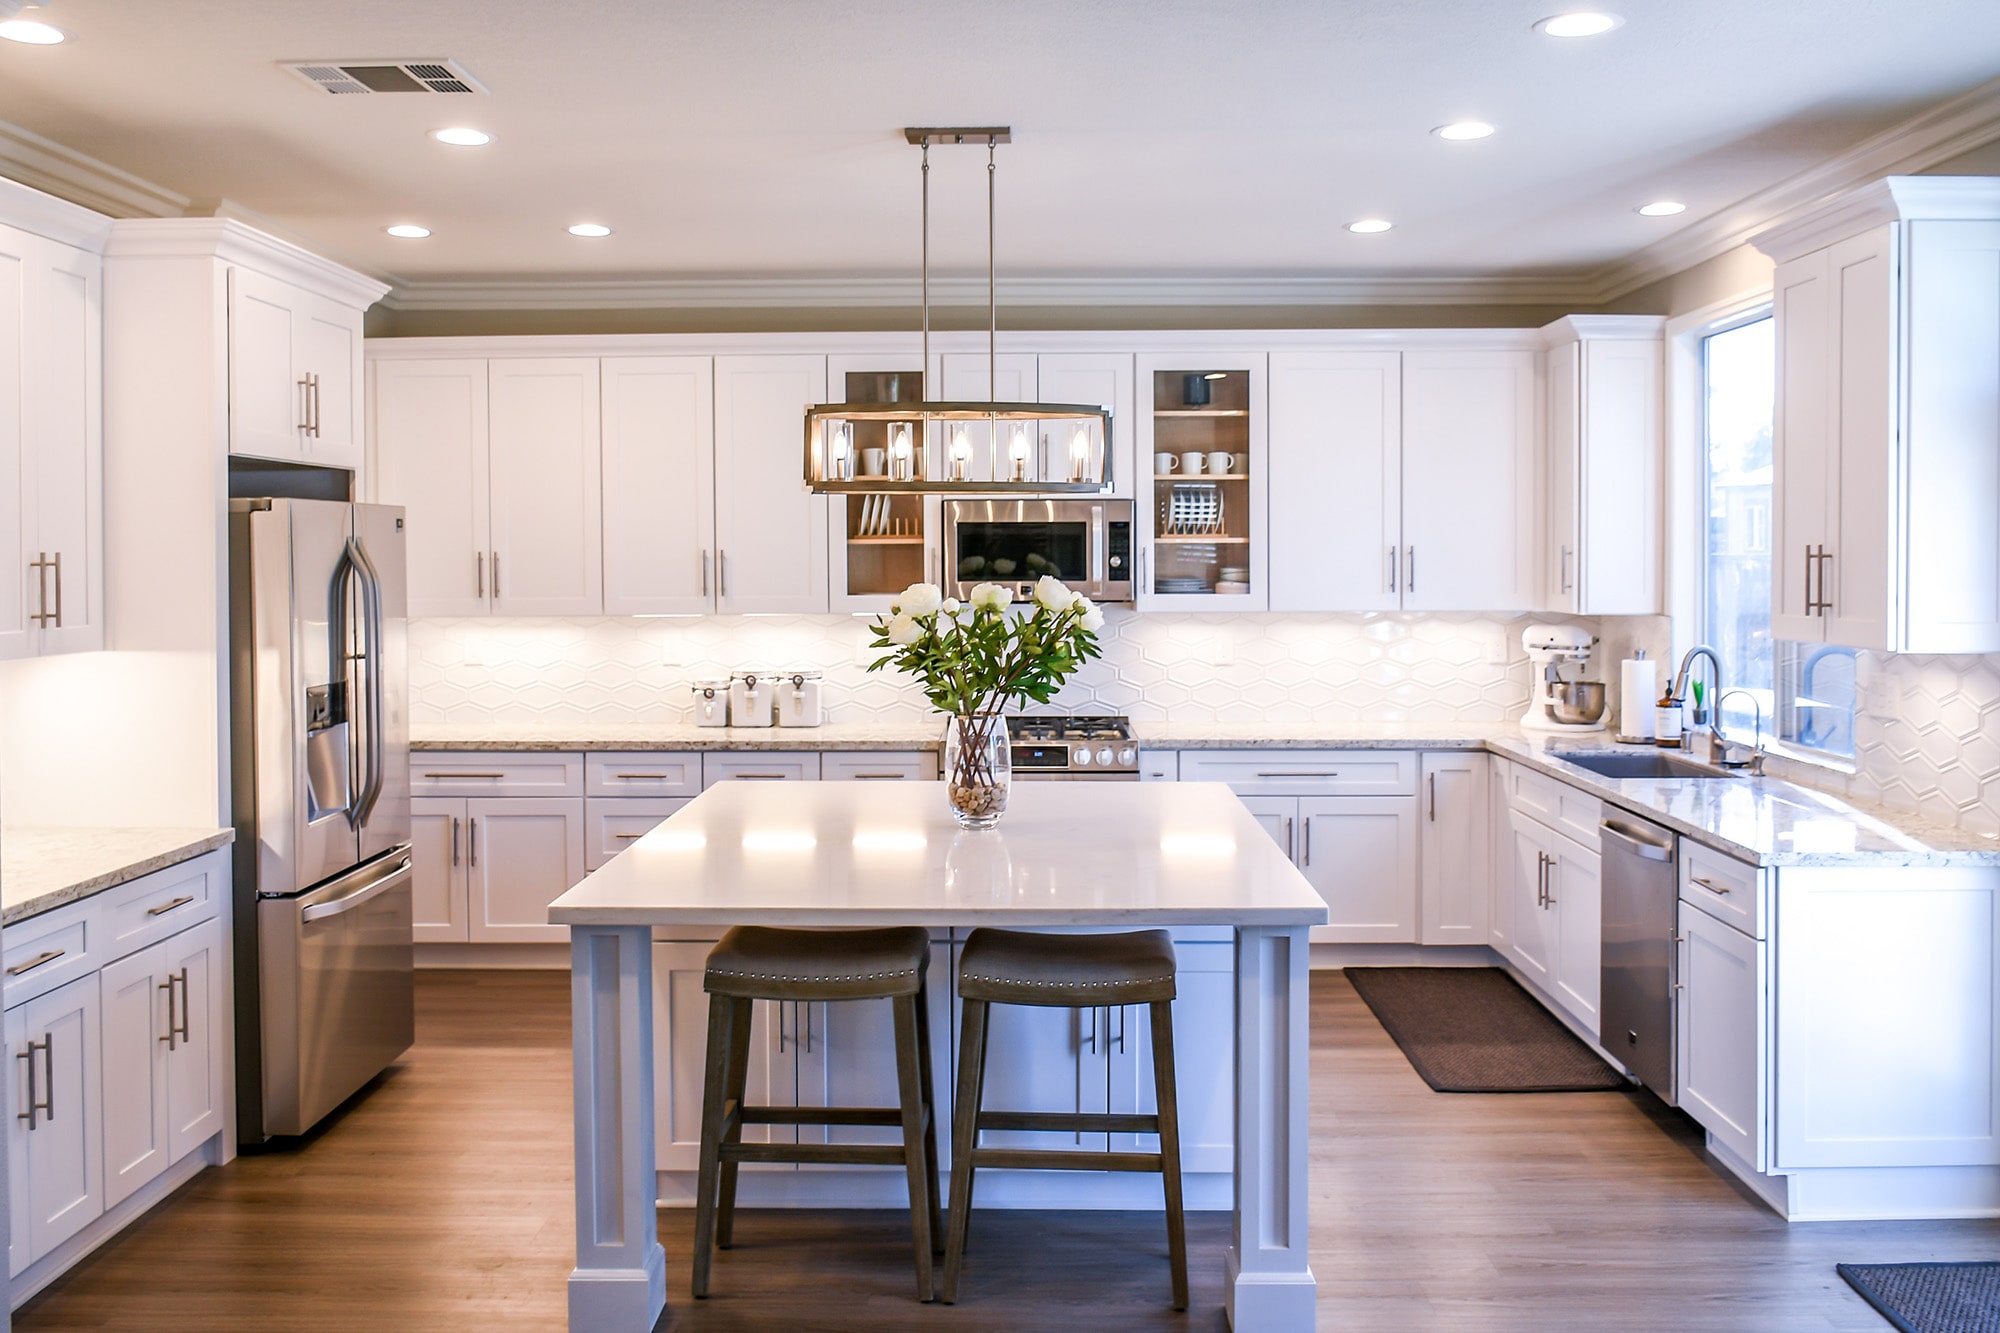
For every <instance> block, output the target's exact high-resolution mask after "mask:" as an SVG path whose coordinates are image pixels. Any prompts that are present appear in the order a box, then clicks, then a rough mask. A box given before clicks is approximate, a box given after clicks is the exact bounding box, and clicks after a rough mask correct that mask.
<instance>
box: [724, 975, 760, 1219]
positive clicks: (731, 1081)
mask: <svg viewBox="0 0 2000 1333" xmlns="http://www.w3.org/2000/svg"><path fill="white" fill-rule="evenodd" d="M753 1003H754V1002H753V1001H750V1000H730V1001H729V1002H728V1004H729V1063H728V1066H727V1070H726V1072H725V1074H724V1078H723V1085H722V1086H723V1109H724V1110H725V1111H727V1110H728V1105H729V1103H731V1102H734V1103H735V1104H736V1121H735V1123H734V1124H732V1125H730V1127H729V1132H728V1133H727V1134H725V1135H723V1139H722V1141H723V1142H724V1143H741V1142H743V1091H744V1088H745V1086H746V1085H747V1084H748V1082H749V1078H750V1020H751V1017H752V1013H753ZM737 1167H738V1163H735V1162H724V1163H723V1164H722V1188H721V1191H720V1193H721V1198H720V1200H719V1201H718V1203H717V1205H716V1217H715V1245H716V1248H717V1249H722V1250H726V1249H728V1248H729V1247H730V1246H731V1245H734V1244H735V1243H736V1171H737Z"/></svg>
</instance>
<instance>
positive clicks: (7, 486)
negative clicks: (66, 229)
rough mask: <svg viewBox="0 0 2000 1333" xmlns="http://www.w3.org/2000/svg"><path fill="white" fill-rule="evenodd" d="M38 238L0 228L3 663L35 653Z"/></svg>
mask: <svg viewBox="0 0 2000 1333" xmlns="http://www.w3.org/2000/svg"><path fill="white" fill-rule="evenodd" d="M40 244H41V241H40V238H39V237H34V236H30V235H28V234H27V233H26V232H24V231H16V230H14V229H13V228H12V227H0V565H4V574H0V658H7V657H26V656H28V655H30V654H32V653H33V652H34V651H35V648H36V644H37V639H36V636H35V634H34V633H33V632H32V631H33V628H34V622H33V621H31V620H29V619H28V617H29V616H31V615H33V614H35V612H36V610H37V609H38V593H37V588H36V577H37V574H38V573H39V572H40V571H38V570H36V569H32V568H30V565H31V564H32V563H33V562H34V561H35V560H37V559H38V558H39V552H38V551H37V550H36V547H35V533H34V508H35V506H34V503H33V494H34V491H33V482H32V480H31V478H29V476H28V475H27V472H26V468H27V464H28V455H27V452H26V441H27V438H28V435H27V429H26V425H25V422H24V421H23V417H24V416H25V414H26V406H27V404H26V398H25V389H26V379H25V372H26V366H27V339H26V338H25V337H24V336H23V335H24V333H25V329H26V324H27V308H28V307H27V302H28V272H29V267H30V265H31V264H32V263H33V262H34V254H35V251H36V249H37V248H38V246H39V245H40Z"/></svg>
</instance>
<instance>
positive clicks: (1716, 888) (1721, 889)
mask: <svg viewBox="0 0 2000 1333" xmlns="http://www.w3.org/2000/svg"><path fill="white" fill-rule="evenodd" d="M1688 878H1689V879H1690V880H1692V881H1693V882H1694V883H1696V884H1699V885H1701V886H1702V887H1703V888H1704V889H1707V890H1708V891H1709V892H1710V893H1719V894H1721V895H1723V896H1724V897H1727V896H1728V895H1729V888H1728V886H1727V885H1724V884H1717V883H1716V882H1715V881H1714V880H1712V879H1703V878H1702V877H1701V876H1700V875H1689V876H1688Z"/></svg>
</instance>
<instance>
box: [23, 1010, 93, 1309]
mask: <svg viewBox="0 0 2000 1333" xmlns="http://www.w3.org/2000/svg"><path fill="white" fill-rule="evenodd" d="M98 1033H99V1008H98V978H97V974H96V973H92V974H91V975H89V976H87V977H82V978H79V979H78V980H76V981H72V982H70V983H69V984H68V985H66V986H60V987H57V988H56V989H55V990H52V991H50V992H48V993H47V994H46V995H42V996H39V997H37V998H35V999H33V1000H30V1001H28V1002H27V1003H26V1004H23V1005H20V1006H18V1007H16V1008H13V1009H9V1010H8V1011H7V1015H6V1036H7V1053H8V1055H9V1056H11V1057H12V1059H11V1060H10V1062H9V1063H10V1064H11V1065H12V1066H13V1068H12V1071H11V1073H10V1075H9V1077H10V1079H11V1081H12V1084H13V1089H14V1108H15V1109H14V1114H13V1116H12V1117H10V1118H9V1120H8V1122H7V1172H8V1185H9V1190H10V1195H11V1198H10V1215H11V1220H12V1230H11V1232H10V1240H11V1244H10V1246H9V1250H8V1257H7V1272H8V1276H9V1277H13V1276H15V1275H17V1274H19V1273H20V1272H21V1270H22V1269H24V1268H26V1267H27V1266H28V1265H29V1264H31V1263H33V1262H34V1261H35V1260H37V1259H40V1258H41V1257H42V1256H43V1255H45V1254H47V1253H49V1251H51V1250H53V1249H55V1247H56V1246H58V1245H60V1244H62V1243H63V1242H64V1241H66V1240H68V1239H69V1238H70V1237H71V1236H74V1235H75V1234H76V1233H77V1232H79V1231H81V1230H83V1228H84V1227H86V1226H88V1225H89V1224H90V1223H92V1222H94V1221H96V1220H97V1217H98V1215H99V1214H100V1213H102V1212H103V1211H104V1147H103V1130H104V1124H103V1107H104V1102H103V1097H102V1090H101V1088H100V1086H99V1082H98V1078H99V1070H100V1068H101V1065H100V1063H99V1060H100V1055H99V1050H98Z"/></svg>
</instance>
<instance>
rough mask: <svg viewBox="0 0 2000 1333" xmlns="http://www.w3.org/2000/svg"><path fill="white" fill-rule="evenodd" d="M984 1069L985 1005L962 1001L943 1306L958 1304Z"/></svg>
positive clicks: (970, 1211) (970, 1218)
mask: <svg viewBox="0 0 2000 1333" xmlns="http://www.w3.org/2000/svg"><path fill="white" fill-rule="evenodd" d="M985 1067H986V1001H984V1000H967V1001H965V1013H964V1016H963V1017H962V1018H961V1019H960V1020H959V1025H958V1103H957V1105H955V1106H953V1107H952V1111H951V1236H950V1238H949V1239H948V1240H946V1241H945V1247H944V1303H945V1304H946V1305H951V1304H953V1303H955V1302H956V1301H957V1300H958V1266H959V1263H960V1261H961V1260H963V1259H964V1258H965V1230H966V1226H967V1224H968V1223H969V1222H970V1221H971V1220H972V1148H973V1143H974V1141H975V1139H976V1138H977V1137H978V1135H977V1133H976V1131H975V1129H974V1126H975V1125H976V1124H977V1123H978V1120H979V1085H980V1081H981V1078H982V1075H983V1074H984V1072H985Z"/></svg>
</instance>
